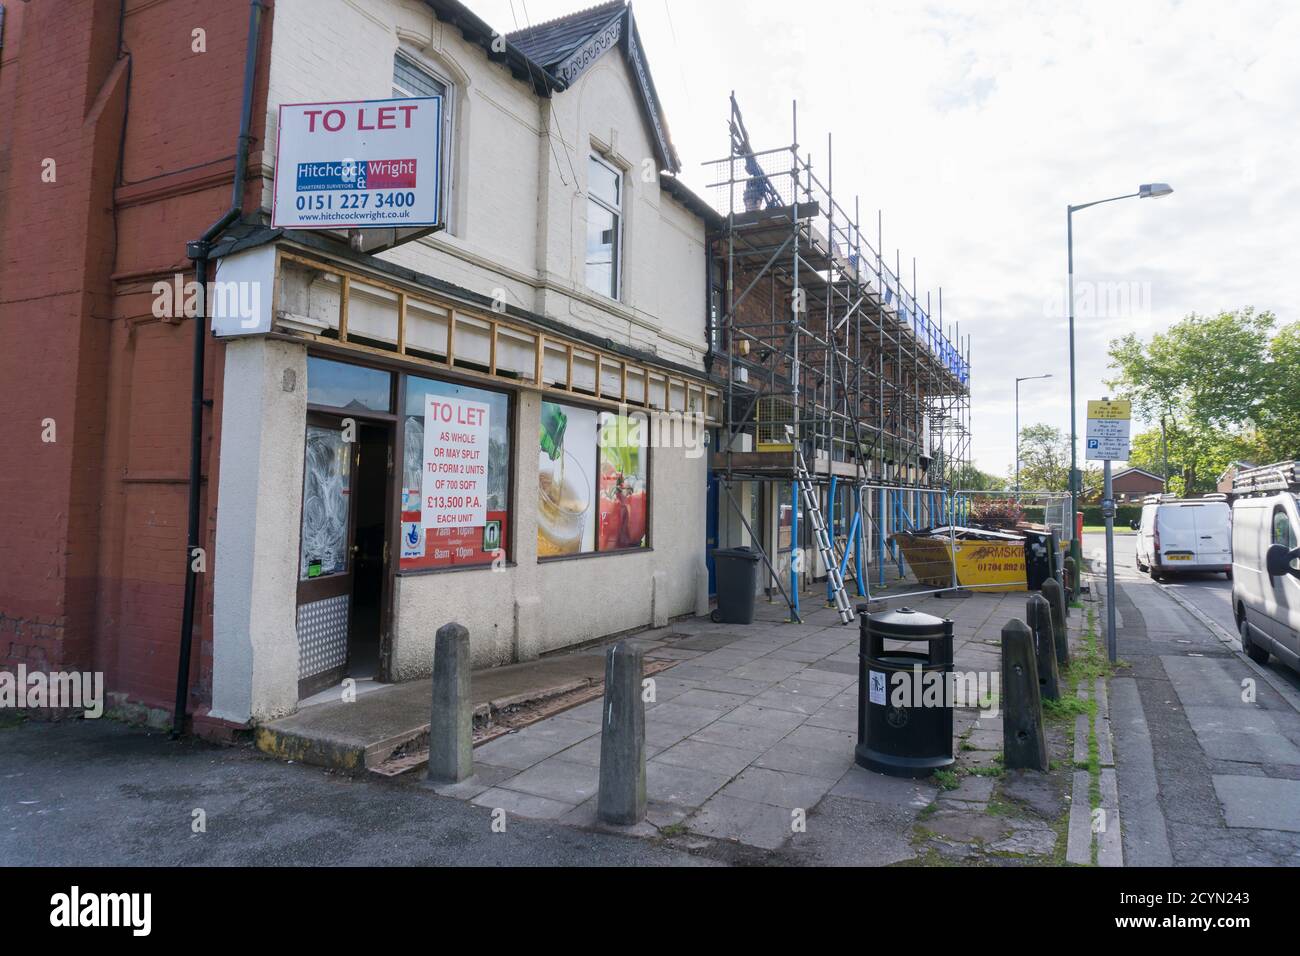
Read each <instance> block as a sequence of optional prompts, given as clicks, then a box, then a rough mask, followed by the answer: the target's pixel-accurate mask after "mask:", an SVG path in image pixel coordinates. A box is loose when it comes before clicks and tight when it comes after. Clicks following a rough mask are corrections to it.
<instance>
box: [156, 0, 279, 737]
mask: <svg viewBox="0 0 1300 956" xmlns="http://www.w3.org/2000/svg"><path fill="white" fill-rule="evenodd" d="M265 9H266V5H265V3H264V0H250V3H249V5H248V51H247V53H246V54H245V56H244V99H243V104H242V106H241V109H240V116H239V141H238V143H237V144H236V147H235V182H234V186H233V187H232V190H231V197H230V208H229V209H227V210H226V212H225V214H224V215H223V216H222V217H221V218H220V219H218V220H217V221H216V222H214V223H213V224H212V225H211V226H209V227H208V229H207V231H206V232H204V233H203V235H202V236H200V237H199V238H198V239H195V240H192V241H190V242H188V243H186V244H185V254H186V256H188V257H189V259H190V260H191V261H193V263H194V281H195V284H196V285H197V286H198V287H199V302H200V303H201V304H200V307H199V312H198V315H196V316H195V317H194V371H193V376H192V378H191V382H190V488H189V491H190V500H189V531H188V533H187V535H186V547H185V606H184V610H183V611H182V612H181V647H180V658H179V660H178V661H177V664H176V707H175V709H174V710H173V711H172V734H171V735H172V739H173V740H174V739H176V738H177V737H179V736H180V735H181V734H182V733H184V731H185V717H186V711H187V710H188V704H189V683H190V653H191V650H192V648H193V643H194V593H195V590H196V587H197V584H198V575H197V573H196V572H195V570H194V551H195V549H196V548H198V547H199V492H200V485H201V481H200V474H199V472H200V468H201V467H202V462H203V362H204V356H203V353H204V348H205V346H206V345H207V335H208V255H209V253H210V251H211V248H212V240H213V239H215V238H216V237H217V236H219V235H220V234H221V233H222V231H223V230H224V229H225V228H226V227H227V226H229V225H230V224H231V223H232V222H234V221H235V220H236V219H238V218H239V217H240V216H241V215H243V211H244V209H243V207H244V177H245V176H246V175H247V173H248V148H249V143H250V142H251V140H252V133H251V132H250V129H251V127H252V124H253V84H254V81H255V80H256V77H257V48H258V46H259V43H258V40H259V38H260V37H261V32H262V31H261V28H262V12H263V11H264V10H265Z"/></svg>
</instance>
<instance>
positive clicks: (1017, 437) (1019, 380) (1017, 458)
mask: <svg viewBox="0 0 1300 956" xmlns="http://www.w3.org/2000/svg"><path fill="white" fill-rule="evenodd" d="M1051 377H1052V373H1051V372H1048V373H1047V374H1046V375H1026V376H1024V377H1023V378H1018V379H1016V494H1020V383H1021V382H1032V381H1033V380H1034V379H1036V378H1051Z"/></svg>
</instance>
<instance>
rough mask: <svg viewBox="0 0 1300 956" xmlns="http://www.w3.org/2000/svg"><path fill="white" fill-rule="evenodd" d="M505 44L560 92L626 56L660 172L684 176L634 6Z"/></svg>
mask: <svg viewBox="0 0 1300 956" xmlns="http://www.w3.org/2000/svg"><path fill="white" fill-rule="evenodd" d="M505 39H506V41H507V43H509V44H511V45H513V46H514V47H515V48H516V49H518V50H519V51H520V52H521V53H522V54H523V55H524V56H526V57H527V58H528V59H529V60H531V61H532V62H534V63H536V64H537V65H538V67H540V68H541V69H542V70H544V71H545V72H546V73H547V75H549V76H551V77H553V78H554V79H555V80H556V81H557V82H558V83H559V84H561V86H560V88H561V89H567V88H568V87H570V86H572V85H573V84H574V83H575V82H577V80H578V78H579V77H580V76H582V74H584V73H586V72H587V70H588V69H589V68H590V67H591V66H592V64H594V63H595V62H596V61H597V60H599V59H600V58H601V57H602V56H603V55H604V54H605V53H607V52H608V51H610V50H613V49H615V48H617V49H620V50H622V51H623V55H624V56H626V57H627V62H628V66H629V67H630V68H631V70H632V75H633V77H634V78H635V81H636V82H635V87H636V90H637V93H638V94H639V96H638V99H639V101H640V106H641V111H642V114H643V115H644V117H645V120H646V123H647V124H648V125H649V127H650V130H651V133H652V137H651V138H652V139H653V140H654V145H655V152H656V154H657V158H658V160H659V163H660V166H661V168H663V169H666V170H668V171H669V172H672V173H676V172H679V171H680V170H681V168H682V164H681V160H680V159H679V158H678V156H677V150H676V148H675V147H674V146H673V142H672V138H671V137H670V136H669V135H668V124H667V121H666V120H665V119H664V115H663V107H662V106H661V105H660V103H659V94H658V93H657V92H656V90H655V84H654V79H653V78H652V77H651V75H650V67H649V65H648V64H647V62H646V55H645V49H644V48H643V47H642V45H641V35H640V33H639V32H638V31H637V28H636V21H635V20H634V19H633V17H632V6H631V4H627V3H625V2H624V0H611V2H609V3H603V4H601V5H599V6H595V7H589V8H587V9H586V10H579V11H578V12H577V13H570V14H568V15H567V16H563V17H556V18H555V19H554V20H547V21H546V22H545V23H539V24H536V25H535V26H531V27H528V28H526V29H523V30H516V31H515V32H513V33H507V34H506V35H505Z"/></svg>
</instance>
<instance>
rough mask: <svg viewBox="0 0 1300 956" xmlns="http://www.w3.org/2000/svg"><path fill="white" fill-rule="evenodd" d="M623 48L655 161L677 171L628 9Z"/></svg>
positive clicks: (677, 159)
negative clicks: (656, 152)
mask: <svg viewBox="0 0 1300 956" xmlns="http://www.w3.org/2000/svg"><path fill="white" fill-rule="evenodd" d="M626 37H627V39H626V41H625V46H624V49H625V50H626V51H627V58H628V62H629V63H630V64H631V65H632V73H633V75H634V76H636V80H637V86H638V88H639V89H640V90H641V105H642V106H643V107H644V108H645V111H646V117H647V119H649V121H650V128H651V129H652V130H653V131H654V134H655V145H656V146H657V147H658V148H659V161H660V162H661V163H663V164H664V168H665V169H667V170H668V171H669V172H670V173H678V172H680V171H681V168H682V163H681V160H680V159H679V158H678V156H677V150H675V149H674V148H673V142H672V139H671V138H670V137H669V136H668V126H667V124H666V123H665V122H664V120H663V117H662V110H661V108H660V106H659V96H658V94H657V93H656V92H655V83H654V80H653V79H651V77H650V68H649V67H648V66H647V65H646V55H645V49H644V48H643V47H642V46H641V34H640V33H639V32H638V31H637V28H636V21H635V20H634V19H633V18H632V8H631V7H627V30H626Z"/></svg>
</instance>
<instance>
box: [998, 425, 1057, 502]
mask: <svg viewBox="0 0 1300 956" xmlns="http://www.w3.org/2000/svg"><path fill="white" fill-rule="evenodd" d="M1011 471H1012V480H1013V481H1014V478H1015V465H1014V464H1013V465H1012V469H1011ZM1069 480H1070V437H1069V436H1068V435H1066V434H1064V433H1062V431H1061V429H1059V428H1056V427H1054V426H1052V425H1041V424H1040V425H1028V426H1026V427H1024V428H1022V429H1020V487H1021V488H1023V489H1026V490H1031V491H1068V490H1069Z"/></svg>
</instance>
